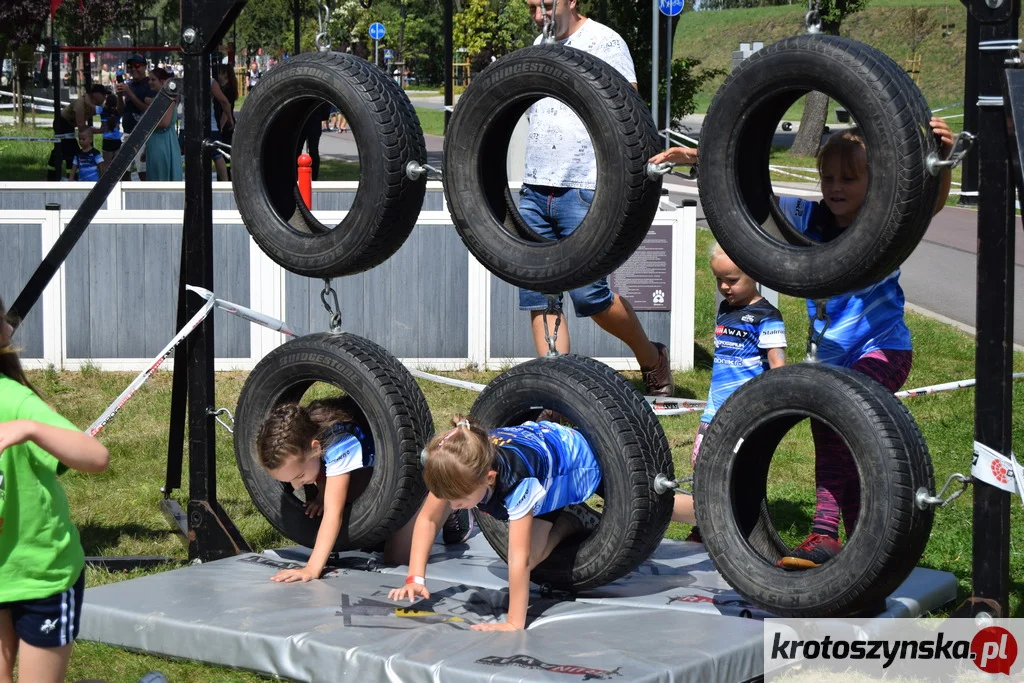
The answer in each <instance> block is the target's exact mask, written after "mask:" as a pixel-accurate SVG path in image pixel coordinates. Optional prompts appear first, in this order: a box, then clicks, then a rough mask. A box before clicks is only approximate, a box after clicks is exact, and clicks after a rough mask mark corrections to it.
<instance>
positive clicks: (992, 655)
mask: <svg viewBox="0 0 1024 683" xmlns="http://www.w3.org/2000/svg"><path fill="white" fill-rule="evenodd" d="M1020 642H1024V619H991V618H989V619H984V620H976V619H766V620H765V631H764V668H765V681H787V680H794V681H795V680H829V681H842V680H847V679H850V680H857V681H868V680H876V679H879V680H880V679H882V678H885V679H887V680H899V681H901V682H903V683H910V682H912V681H928V682H930V683H932V682H936V683H937V682H939V681H951V682H953V681H973V680H1000V679H1002V680H1021V679H1020V678H1019V677H1020V676H1021V675H1022V674H1024V662H1022V661H1021V658H1020V657H1019V656H1018V653H1019V648H1018V643H1020ZM986 674H1001V675H1000V676H999V677H998V678H996V679H992V678H991V677H990V676H986ZM1004 676H1008V677H1011V678H1009V679H1007V678H1004Z"/></svg>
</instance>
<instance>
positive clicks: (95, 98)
mask: <svg viewBox="0 0 1024 683" xmlns="http://www.w3.org/2000/svg"><path fill="white" fill-rule="evenodd" d="M106 96H107V89H106V88H104V87H103V86H102V85H100V84H99V83H95V84H93V85H92V86H91V87H90V88H89V89H88V90H87V91H86V92H85V94H84V95H82V96H81V97H79V98H78V99H76V100H75V101H74V102H72V103H71V104H69V105H68V106H66V107H64V109H62V110H61V112H60V116H58V117H57V118H56V119H55V120H54V122H53V132H54V133H55V134H56V135H58V136H62V137H61V141H60V151H59V152H57V150H54V152H53V153H51V154H50V171H49V174H48V175H49V179H50V180H59V179H60V178H63V177H65V171H64V170H62V166H64V167H66V169H67V171H66V172H67V173H70V172H71V168H72V164H73V163H74V160H75V155H76V154H78V141H77V140H76V139H75V137H76V135H77V134H78V133H81V132H82V131H89V134H90V135H92V134H95V133H100V132H101V131H100V130H99V129H95V128H93V127H92V117H93V116H94V115H95V114H96V107H99V106H102V105H103V102H104V100H105V99H106Z"/></svg>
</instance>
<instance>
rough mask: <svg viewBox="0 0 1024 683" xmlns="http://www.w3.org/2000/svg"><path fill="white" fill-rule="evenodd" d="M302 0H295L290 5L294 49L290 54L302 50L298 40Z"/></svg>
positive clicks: (293, 54) (295, 53)
mask: <svg viewBox="0 0 1024 683" xmlns="http://www.w3.org/2000/svg"><path fill="white" fill-rule="evenodd" d="M301 3H302V0H295V2H294V3H293V5H292V23H293V25H294V26H293V28H294V31H295V51H294V52H292V56H293V57H294V56H295V55H297V54H299V52H301V51H302V44H301V41H300V33H301V31H300V23H301V21H302V4H301Z"/></svg>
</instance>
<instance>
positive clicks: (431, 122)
mask: <svg viewBox="0 0 1024 683" xmlns="http://www.w3.org/2000/svg"><path fill="white" fill-rule="evenodd" d="M416 116H417V117H419V120H420V126H422V128H423V134H424V135H439V136H441V135H444V111H441V110H439V109H424V108H423V107H416Z"/></svg>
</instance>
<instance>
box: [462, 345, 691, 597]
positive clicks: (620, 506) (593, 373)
mask: <svg viewBox="0 0 1024 683" xmlns="http://www.w3.org/2000/svg"><path fill="white" fill-rule="evenodd" d="M538 406H543V407H546V408H551V409H552V410H555V411H556V412H559V413H561V414H562V415H565V416H566V417H567V418H568V419H569V421H570V422H571V423H572V424H573V426H574V428H576V429H578V430H579V431H580V432H582V433H583V435H584V436H585V437H586V439H587V442H588V443H590V445H591V446H592V447H593V448H594V451H595V453H596V454H597V460H598V463H600V465H601V471H602V482H601V488H600V489H599V491H598V493H599V495H601V496H603V498H604V509H603V512H602V515H601V523H600V525H599V526H598V528H597V530H596V531H595V532H594V533H593V534H591V535H590V536H588V537H586V538H585V539H584V540H583V541H582V542H579V541H573V540H572V539H568V540H567V541H565V542H563V543H562V544H561V545H560V546H559V547H558V548H556V549H555V551H554V552H553V553H552V554H551V556H550V557H548V559H547V560H545V561H544V562H542V563H541V564H540V565H539V566H537V567H536V568H535V569H534V570H533V571H532V572H531V573H530V580H531V581H533V582H535V583H538V584H545V583H547V584H550V585H551V586H552V587H554V588H558V589H562V590H571V591H582V590H587V589H589V588H595V587H597V586H601V585H604V584H607V583H610V582H612V581H614V580H616V579H618V578H620V577H622V576H624V575H625V574H627V573H628V572H630V571H631V570H633V569H634V568H636V567H637V566H638V565H639V564H640V563H641V562H643V561H644V560H646V559H647V558H648V557H650V555H651V553H653V552H654V550H655V548H657V547H658V544H659V543H660V542H661V539H662V536H663V535H664V533H665V529H666V528H667V527H668V522H669V518H670V517H671V514H672V497H671V495H661V496H659V495H657V494H655V493H654V489H653V486H652V482H653V481H654V478H655V476H657V475H658V474H659V473H661V474H665V475H667V476H669V477H671V476H672V471H673V470H672V452H671V450H670V448H669V445H668V440H667V439H666V438H665V432H664V431H662V429H661V424H660V423H659V422H658V420H657V418H656V417H655V415H654V413H653V412H652V411H651V409H650V408H649V407H648V406H647V403H646V402H645V401H644V398H643V396H641V395H640V393H639V392H638V391H637V390H636V389H635V388H634V387H633V385H632V384H630V383H629V382H628V381H627V380H626V379H625V378H623V377H622V376H621V375H619V374H618V373H617V372H615V371H614V370H612V369H611V368H609V367H608V366H606V365H604V364H602V363H598V362H597V361H595V360H592V359H590V358H584V357H581V356H561V357H558V358H538V359H536V360H532V361H530V362H528V363H523V364H522V365H517V366H516V367H514V368H512V369H511V370H508V371H507V372H504V373H502V374H501V375H498V376H497V377H495V378H494V380H492V381H491V383H490V384H488V385H487V388H486V389H484V390H483V392H481V394H480V396H479V398H478V399H477V400H476V403H474V404H473V410H472V413H473V415H474V417H476V419H477V420H479V421H480V422H481V424H483V425H485V426H487V427H488V428H495V427H500V426H507V425H516V424H522V422H524V421H525V420H528V419H533V418H534V417H535V416H536V414H537V408H538ZM475 514H476V520H477V523H478V524H479V525H480V530H481V531H482V532H483V534H484V536H485V537H486V538H487V541H488V542H489V543H490V544H491V547H493V548H494V550H495V551H496V552H497V553H498V555H500V556H501V558H502V559H505V560H507V558H508V523H507V522H505V521H498V520H496V519H494V518H493V517H491V516H490V515H488V514H486V513H482V512H481V513H475Z"/></svg>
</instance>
